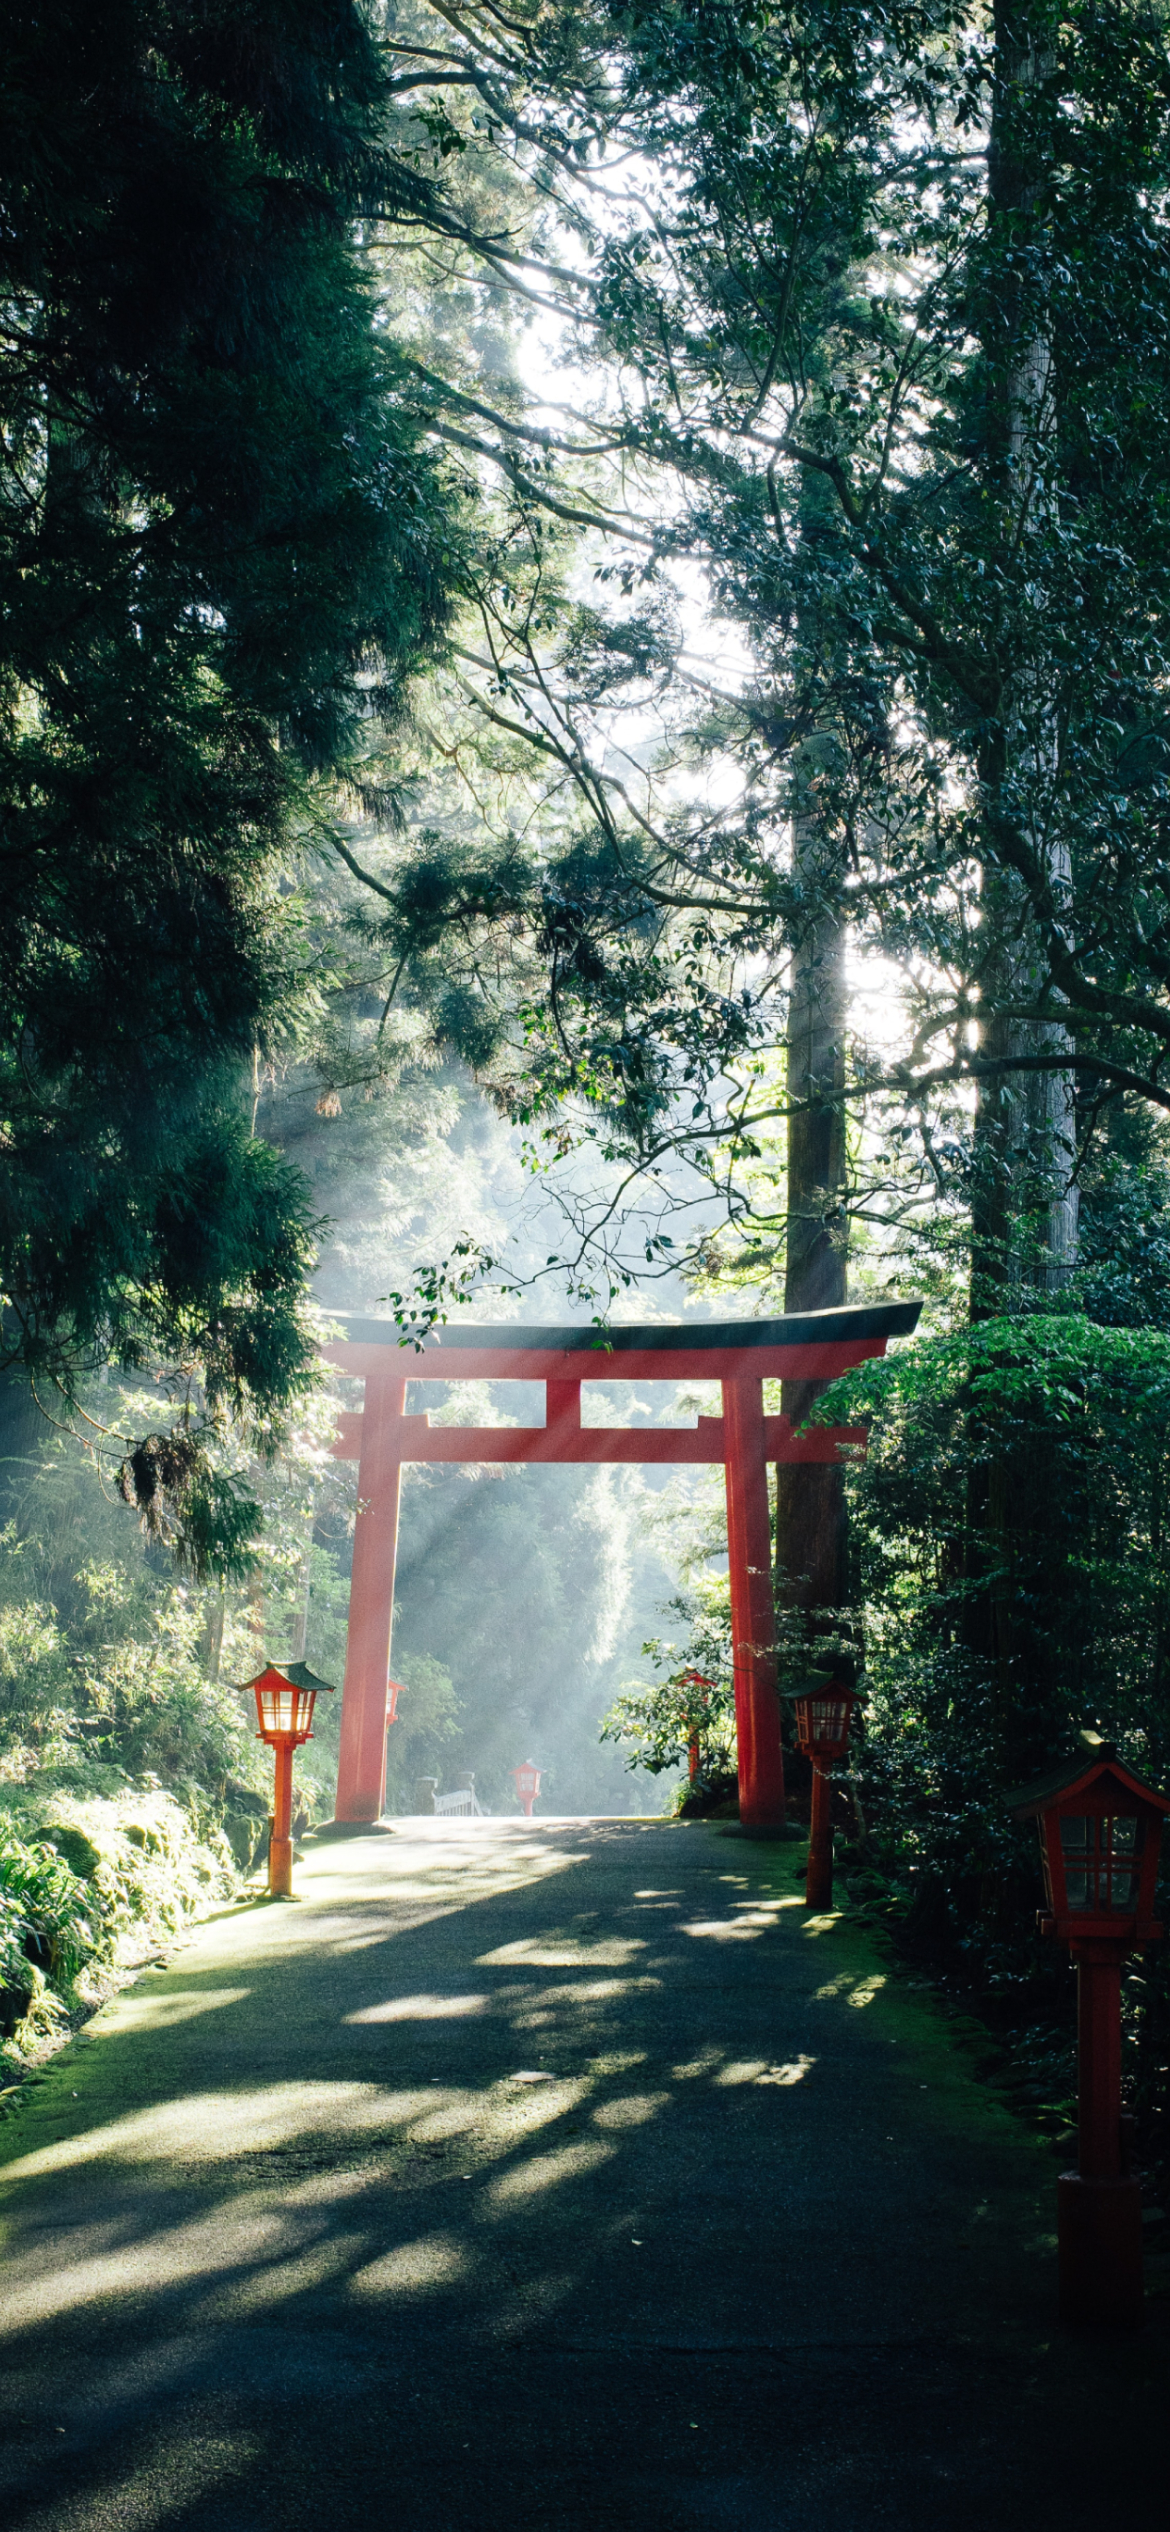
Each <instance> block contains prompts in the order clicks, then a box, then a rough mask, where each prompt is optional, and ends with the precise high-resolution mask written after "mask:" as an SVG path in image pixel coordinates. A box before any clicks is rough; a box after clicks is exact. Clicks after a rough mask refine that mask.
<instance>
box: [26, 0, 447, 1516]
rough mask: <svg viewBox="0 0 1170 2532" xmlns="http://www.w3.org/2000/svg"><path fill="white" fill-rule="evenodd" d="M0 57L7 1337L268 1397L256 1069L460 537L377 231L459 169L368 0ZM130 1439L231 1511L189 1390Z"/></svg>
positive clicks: (138, 18)
mask: <svg viewBox="0 0 1170 2532" xmlns="http://www.w3.org/2000/svg"><path fill="white" fill-rule="evenodd" d="M2 79H3V87H2V91H0V115H2V117H3V149H2V152H0V162H2V165H0V270H2V281H0V291H2V296H3V301H4V309H5V316H4V326H3V336H2V339H0V616H2V622H3V635H2V638H0V854H2V856H3V869H4V881H5V926H4V937H3V947H2V950H0V1085H2V1116H3V1165H2V1178H0V1277H2V1291H3V1322H2V1355H3V1360H4V1361H5V1362H7V1363H8V1364H9V1365H13V1364H15V1365H19V1366H20V1367H21V1369H22V1371H23V1373H25V1374H26V1375H29V1376H31V1377H32V1378H33V1379H34V1380H35V1381H36V1382H37V1384H38V1386H39V1387H40V1388H41V1389H42V1390H45V1389H46V1385H47V1384H48V1385H50V1386H51V1385H52V1384H56V1386H57V1388H58V1390H59V1391H60V1392H62V1393H63V1394H64V1395H65V1396H66V1397H69V1396H71V1395H72V1394H73V1392H74V1390H75V1387H76V1383H77V1380H78V1378H79V1377H80V1375H81V1373H82V1372H83V1370H84V1369H85V1368H86V1367H87V1366H89V1365H91V1364H92V1363H93V1362H94V1361H96V1360H100V1359H102V1358H114V1359H117V1360H119V1361H120V1362H122V1363H123V1364H125V1365H131V1366H133V1365H139V1366H147V1365H149V1366H150V1368H151V1370H152V1371H153V1370H155V1369H156V1368H161V1369H162V1370H164V1371H166V1372H167V1373H169V1374H170V1376H171V1378H172V1379H173V1381H174V1382H177V1384H178V1388H179V1391H180V1393H181V1394H182V1395H183V1396H184V1397H185V1398H186V1399H187V1400H188V1401H189V1400H190V1399H191V1397H192V1396H193V1395H195V1394H198V1396H199V1397H200V1398H201V1400H202V1405H203V1408H204V1409H205V1410H206V1411H207V1412H208V1413H209V1414H210V1415H211V1416H212V1418H213V1419H214V1417H215V1416H216V1415H217V1414H224V1413H229V1412H230V1413H234V1414H236V1415H237V1416H243V1417H244V1418H245V1419H246V1418H248V1417H249V1416H250V1417H252V1418H253V1419H260V1420H261V1421H262V1420H263V1418H264V1416H265V1415H266V1414H270V1413H273V1412H276V1411H278V1410H279V1409H280V1408H281V1407H282V1405H284V1404H286V1403H287V1402H288V1400H289V1398H290V1397H291V1396H292V1395H293V1394H295V1392H296V1388H297V1385H298V1383H299V1382H301V1381H302V1380H303V1379H304V1377H305V1376H306V1370H307V1365H308V1361H309V1353H310V1349H309V1340H308V1337H307V1334H306V1331H305V1328H304V1326H303V1324H302V1321H301V1316H300V1308H301V1302H302V1299H303V1294H304V1279H305V1272H306V1265H307V1260H308V1256H309V1250H310V1232H311V1225H310V1221H309V1217H308V1211H307V1204H306V1198H305V1193H304V1190H303V1188H302V1186H301V1184H300V1182H299V1180H298V1178H297V1176H296V1174H295V1173H294V1172H292V1171H290V1170H289V1169H288V1168H287V1167H286V1166H284V1165H283V1164H282V1163H281V1162H280V1160H279V1159H278V1157H277V1156H276V1155H275V1154H274V1153H273V1152H272V1151H270V1150H269V1149H268V1148H267V1146H266V1145H265V1144H264V1143H263V1142H262V1141H260V1140H258V1139H257V1138H256V1137H255V1136H254V1135H253V1134H252V1133H251V1132H250V1130H249V1120H248V1115H247V1109H246V1107H245V1104H244V1100H243V1097H242V1095H241V1074H242V1072H243V1070H244V1068H245V1066H246V1065H249V1064H250V1062H251V1058H252V1052H253V1049H254V1048H256V1047H257V1046H260V1047H263V1046H264V1045H265V1043H267V1042H268V1041H269V1040H271V1039H272V1038H273V1037H274V1035H279V1033H280V1032H281V1030H282V1028H284V1027H286V1026H287V1025H288V1024H289V1023H290V1021H291V1020H292V1018H293V1017H294V1015H295V1012H296V1009H297V1006H298V1003H299V1001H300V999H301V998H302V996H303V994H304V991H305V985H306V980H305V978H304V976H303V974H302V972H301V966H300V958H299V949H298V940H299V935H298V927H297V919H296V898H295V894H294V895H292V896H290V895H289V881H290V876H291V874H292V871H293V868H294V863H293V860H292V859H291V858H290V857H291V856H293V854H294V852H295V849H296V845H297V838H298V834H299V833H302V832H304V831H305V830H306V828H308V829H309V830H310V831H311V830H312V827H313V822H314V820H315V819H317V818H319V816H320V814H321V808H322V802H323V798H324V794H325V791H326V790H327V786H328V785H329V784H330V782H332V781H334V780H335V779H336V778H337V777H338V776H340V775H342V774H345V775H347V776H349V775H353V774H355V772H356V773H358V774H364V775H365V777H366V778H367V779H371V780H372V779H374V775H375V772H376V768H375V767H372V766H371V765H370V764H369V762H368V761H367V760H368V759H369V758H370V754H371V749H372V746H373V743H374V741H375V740H376V737H377V734H378V731H379V728H381V729H383V730H384V729H385V728H386V727H387V726H388V725H389V724H390V723H391V722H392V721H393V718H394V716H395V714H396V712H397V711H398V710H399V707H400V702H401V696H402V691H403V684H404V680H405V679H406V678H407V677H408V676H409V675H410V673H411V672H412V670H413V669H414V668H415V667H416V666H417V665H418V663H419V661H420V660H421V659H422V658H423V657H424V656H426V654H427V653H428V650H429V649H430V647H431V646H433V644H434V642H435V639H436V638H437V636H438V634H439V632H440V630H441V627H442V625H443V623H444V620H445V617H446V613H447V609H448V603H449V593H450V586H451V582H452V578H453V572H454V562H453V555H454V550H455V547H456V545H457V533H458V531H457V521H456V518H455V516H454V498H453V494H452V491H451V488H450V485H449V484H447V483H445V482H444V480H443V475H442V469H441V468H440V467H438V466H437V465H436V463H435V461H434V459H433V457H432V456H430V455H428V453H427V451H426V449H425V448H424V447H423V446H422V445H421V443H420V433H419V428H418V426H417V424H416V423H415V422H414V421H413V420H412V418H411V416H410V414H409V412H408V410H407V406H406V402H405V400H404V396H403V392H402V380H401V374H400V370H399V368H398V366H397V364H396V363H395V360H394V358H393V356H392V355H391V353H390V352H389V351H388V349H387V347H386V346H385V345H384V344H383V343H382V342H381V341H380V340H379V338H378V334H377V331H376V328H375V325H374V322H373V314H374V311H373V306H372V302H371V299H370V296H369V292H368V289H367V286H366V281H365V277H364V272H363V266H362V262H361V256H360V251H359V246H358V244H357V243H355V239H356V237H357V232H356V231H355V226H354V224H355V221H356V220H357V219H358V218H359V217H360V215H362V214H363V213H371V212H374V211H377V210H380V209H385V208H387V207H392V208H396V209H401V208H402V207H404V206H405V204H406V203H407V202H408V201H409V202H416V201H421V200H422V199H423V198H424V197H425V195H426V192H427V185H426V182H425V180H424V179H423V178H421V177H420V176H419V175H418V173H417V171H416V170H414V169H413V168H412V167H410V166H409V165H407V164H405V163H402V164H398V163H396V162H395V161H394V159H393V157H392V155H391V153H390V152H389V150H388V148H387V146H386V140H385V129H384V126H385V117H386V110H387V91H388V79H387V74H386V71H385V67H384V64H383V61H382V58H381V56H380V53H379V51H378V48H377V46H376V45H375V43H374V41H373V39H372V36H371V31H370V26H369V22H368V20H367V18H366V16H365V15H364V13H363V11H362V10H361V9H360V7H358V6H356V5H351V0H340V5H339V4H338V0H292V5H291V6H290V5H287V0H279V4H278V0H231V5H227V4H226V0H223V4H222V5H221V0H178V5H177V6H166V7H164V6H163V5H161V0H114V5H112V6H111V5H108V4H107V0H49V5H47V6H43V7H42V6H39V5H38V6H36V7H33V6H31V5H25V0H15V5H14V7H13V9H11V10H10V11H9V12H8V16H7V19H6V27H5V59H4V65H3V73H2ZM192 1383H194V1384H195V1388H194V1389H193V1388H192ZM200 1472H201V1473H200ZM125 1476H126V1483H127V1485H128V1488H129V1490H130V1492H131V1493H132V1494H134V1495H136V1497H137V1499H138V1500H139V1502H140V1503H141V1504H142V1505H143V1506H144V1507H145V1508H146V1509H147V1510H148V1511H149V1510H150V1509H151V1508H152V1507H155V1508H157V1506H158V1505H159V1504H160V1503H161V1502H162V1501H163V1499H164V1498H165V1497H166V1496H167V1495H168V1494H169V1495H170V1496H171V1497H172V1498H174V1499H182V1498H184V1496H186V1497H187V1498H190V1494H191V1487H192V1486H193V1485H196V1484H198V1485H202V1487H203V1496H204V1500H203V1516H202V1517H203V1530H204V1535H203V1545H202V1547H201V1548H198V1549H197V1553H203V1552H204V1551H206V1550H209V1549H210V1547H211V1545H212V1541H211V1534H210V1531H208V1529H207V1520H208V1518H209V1517H210V1499H209V1498H208V1497H207V1492H206V1480H207V1468H206V1463H205V1461H203V1460H202V1459H201V1457H200V1449H199V1445H198V1442H197V1439H196V1438H195V1427H194V1425H193V1424H192V1420H191V1417H190V1416H189V1415H188V1417H187V1421H186V1426H185V1429H184V1430H183V1431H182V1432H180V1433H178V1434H171V1435H170V1436H169V1437H168V1436H161V1437H160V1436H157V1435H156V1436H154V1437H152V1438H150V1439H149V1440H145V1441H143V1442H142V1443H140V1445H139V1446H138V1447H137V1449H136V1451H135V1452H134V1453H132V1454H131V1456H130V1457H129V1459H128V1461H127V1463H126V1472H125ZM191 1508H192V1506H191V1501H190V1500H188V1503H187V1509H188V1511H190V1510H191ZM221 1508H222V1507H221ZM229 1526H230V1525H229ZM237 1526H238V1525H237ZM212 1528H213V1529H214V1522H212Z"/></svg>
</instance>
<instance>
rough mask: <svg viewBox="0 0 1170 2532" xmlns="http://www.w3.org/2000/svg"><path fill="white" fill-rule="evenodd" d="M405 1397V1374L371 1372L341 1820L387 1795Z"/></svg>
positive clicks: (359, 1816)
mask: <svg viewBox="0 0 1170 2532" xmlns="http://www.w3.org/2000/svg"><path fill="white" fill-rule="evenodd" d="M405 1404H406V1381H405V1379H404V1378H401V1377H398V1378H392V1379H386V1378H384V1377H383V1378H382V1379H380V1380H379V1379H371V1378H367V1380H366V1401H365V1411H364V1414H363V1416H362V1420H361V1457H360V1459H359V1461H358V1508H357V1519H356V1522H355V1525H354V1538H353V1580H352V1582H351V1584H350V1589H349V1637H348V1641H347V1645H346V1654H345V1684H344V1690H343V1695H342V1706H341V1752H340V1756H339V1759H338V1767H337V1803H336V1810H335V1817H336V1818H337V1819H338V1820H357V1821H367V1822H373V1821H374V1820H379V1819H381V1816H382V1806H383V1804H384V1802H385V1799H386V1686H387V1680H388V1677H389V1672H390V1632H391V1628H392V1626H393V1623H394V1567H395V1562H396V1559H397V1554H398V1506H399V1500H400V1497H401V1493H402V1457H401V1441H400V1438H399V1437H400V1430H401V1424H402V1416H403V1410H404V1407H405Z"/></svg>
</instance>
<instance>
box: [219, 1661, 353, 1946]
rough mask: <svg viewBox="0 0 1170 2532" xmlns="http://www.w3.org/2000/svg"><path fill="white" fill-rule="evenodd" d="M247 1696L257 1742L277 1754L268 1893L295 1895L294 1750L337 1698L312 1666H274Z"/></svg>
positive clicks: (250, 1683) (250, 1682) (250, 1685)
mask: <svg viewBox="0 0 1170 2532" xmlns="http://www.w3.org/2000/svg"><path fill="white" fill-rule="evenodd" d="M238 1693H239V1695H240V1696H241V1697H248V1696H252V1697H254V1698H255V1700H256V1719H257V1722H258V1724H259V1727H260V1728H259V1732H258V1733H257V1739H258V1740H261V1741H266V1742H267V1744H268V1747H269V1749H271V1750H274V1751H275V1753H276V1794H275V1800H274V1803H273V1811H272V1835H271V1837H270V1838H269V1841H268V1895H269V1897H270V1898H271V1899H291V1897H292V1762H293V1751H294V1750H295V1749H299V1748H300V1746H301V1743H302V1742H303V1741H311V1740H312V1737H313V1708H314V1706H315V1705H316V1703H317V1699H318V1697H319V1696H320V1695H321V1694H322V1693H324V1694H325V1695H326V1696H328V1697H331V1696H333V1695H334V1694H335V1691H334V1689H333V1687H332V1686H331V1684H330V1682H329V1680H327V1679H318V1677H317V1674H316V1672H315V1671H311V1670H310V1669H309V1665H308V1663H307V1662H288V1663H287V1664H286V1665H285V1668H284V1669H283V1670H278V1669H277V1668H276V1666H275V1664H274V1663H271V1662H270V1663H269V1665H268V1668H267V1670H262V1671H260V1672H258V1674H257V1676H256V1678H255V1679H246V1680H245V1681H244V1684H243V1686H242V1688H241V1689H240V1690H239V1692H238Z"/></svg>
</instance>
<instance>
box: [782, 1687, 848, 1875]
mask: <svg viewBox="0 0 1170 2532" xmlns="http://www.w3.org/2000/svg"><path fill="white" fill-rule="evenodd" d="M792 1702H793V1705H794V1707H795V1710H796V1737H797V1740H798V1742H799V1744H800V1747H801V1749H802V1750H803V1751H804V1754H805V1756H806V1758H809V1759H811V1761H812V1808H811V1814H810V1820H809V1839H808V1874H807V1877H806V1880H805V1885H804V1903H805V1906H806V1908H816V1909H822V1908H831V1907H832V1905H833V1819H832V1799H833V1780H832V1767H833V1761H834V1759H837V1758H840V1757H841V1756H842V1753H843V1752H844V1751H845V1749H846V1748H847V1747H848V1743H849V1726H850V1723H851V1721H852V1719H853V1709H854V1706H855V1705H856V1703H857V1698H856V1696H855V1694H854V1692H853V1689H852V1688H851V1687H850V1686H849V1685H848V1682H847V1681H846V1680H844V1679H834V1678H825V1679H818V1680H816V1681H815V1682H811V1683H810V1685H809V1686H808V1687H807V1688H805V1689H802V1690H801V1691H800V1692H799V1694H798V1695H797V1696H795V1697H794V1698H793V1701H792Z"/></svg>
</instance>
